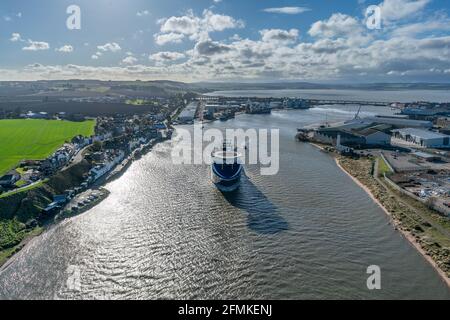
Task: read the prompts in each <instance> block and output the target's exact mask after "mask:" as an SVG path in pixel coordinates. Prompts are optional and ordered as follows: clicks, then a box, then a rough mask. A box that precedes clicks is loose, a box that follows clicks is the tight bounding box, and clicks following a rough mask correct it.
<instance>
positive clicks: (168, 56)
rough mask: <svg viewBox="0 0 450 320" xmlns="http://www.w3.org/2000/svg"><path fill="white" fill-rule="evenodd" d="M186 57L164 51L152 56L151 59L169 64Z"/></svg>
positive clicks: (178, 53)
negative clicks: (168, 62)
mask: <svg viewBox="0 0 450 320" xmlns="http://www.w3.org/2000/svg"><path fill="white" fill-rule="evenodd" d="M184 57H185V55H184V54H183V53H180V52H173V51H163V52H158V53H155V54H152V55H150V56H149V59H150V60H153V61H157V62H167V61H175V60H180V59H183V58H184Z"/></svg>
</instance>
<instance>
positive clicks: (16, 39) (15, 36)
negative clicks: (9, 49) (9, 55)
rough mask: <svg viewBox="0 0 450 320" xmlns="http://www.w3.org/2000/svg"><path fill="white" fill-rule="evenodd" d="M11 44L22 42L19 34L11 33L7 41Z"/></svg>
mask: <svg viewBox="0 0 450 320" xmlns="http://www.w3.org/2000/svg"><path fill="white" fill-rule="evenodd" d="M9 40H10V41H12V42H17V41H24V40H23V39H22V37H21V35H20V33H16V32H15V33H13V34H11V38H10V39H9Z"/></svg>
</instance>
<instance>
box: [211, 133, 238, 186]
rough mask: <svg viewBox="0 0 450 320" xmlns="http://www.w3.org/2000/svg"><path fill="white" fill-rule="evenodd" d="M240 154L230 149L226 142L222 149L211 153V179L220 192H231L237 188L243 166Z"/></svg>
mask: <svg viewBox="0 0 450 320" xmlns="http://www.w3.org/2000/svg"><path fill="white" fill-rule="evenodd" d="M240 157H241V155H240V154H239V153H238V152H237V150H236V149H234V150H233V149H232V148H231V147H230V145H229V144H228V143H227V142H224V143H223V146H222V149H219V150H215V151H213V153H212V163H211V180H212V182H213V183H214V184H215V186H216V187H217V188H218V189H219V190H220V191H222V192H232V191H234V190H236V189H238V188H239V185H240V183H241V175H242V171H243V166H242V164H241V163H240Z"/></svg>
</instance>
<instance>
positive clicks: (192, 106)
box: [178, 102, 198, 123]
mask: <svg viewBox="0 0 450 320" xmlns="http://www.w3.org/2000/svg"><path fill="white" fill-rule="evenodd" d="M197 108H198V105H197V102H191V103H189V104H188V105H187V107H186V108H185V109H184V110H183V111H182V112H181V113H180V115H179V117H178V120H179V121H180V122H184V123H189V122H193V121H194V119H195V114H196V113H197Z"/></svg>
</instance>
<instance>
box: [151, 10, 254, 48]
mask: <svg viewBox="0 0 450 320" xmlns="http://www.w3.org/2000/svg"><path fill="white" fill-rule="evenodd" d="M158 22H159V24H160V25H161V28H160V31H161V32H160V34H156V35H155V38H156V39H160V43H161V42H162V43H167V42H170V41H166V42H164V40H161V39H168V38H164V36H165V35H167V37H169V36H168V35H170V37H171V38H175V35H178V36H177V37H176V41H181V39H182V38H181V36H179V35H184V36H189V38H190V39H192V40H198V39H203V40H205V39H208V38H209V33H210V32H216V31H224V30H226V29H235V28H243V27H244V26H245V24H244V22H243V21H242V20H239V19H235V18H233V17H231V16H227V15H223V14H216V13H214V12H212V11H211V10H208V9H206V10H204V11H203V13H202V16H201V17H198V16H195V15H194V13H193V12H192V11H189V12H188V13H187V14H186V15H184V16H180V17H175V16H172V17H170V18H167V19H161V20H159V21H158Z"/></svg>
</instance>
